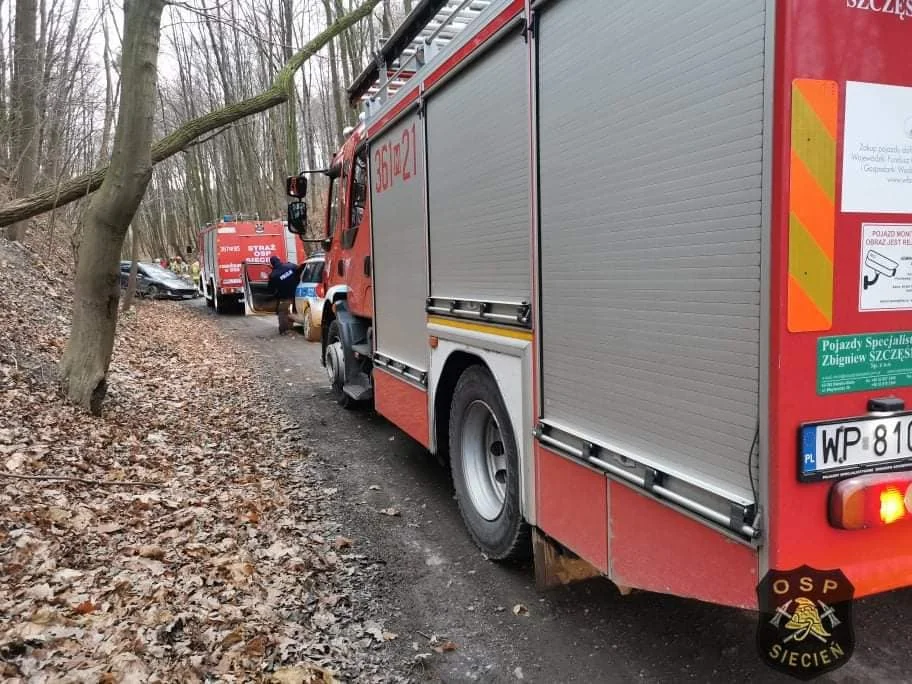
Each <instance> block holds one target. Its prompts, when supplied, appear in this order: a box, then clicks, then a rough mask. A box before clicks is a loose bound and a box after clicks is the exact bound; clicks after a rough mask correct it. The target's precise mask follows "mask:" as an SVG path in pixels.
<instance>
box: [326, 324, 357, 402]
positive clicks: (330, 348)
mask: <svg viewBox="0 0 912 684" xmlns="http://www.w3.org/2000/svg"><path fill="white" fill-rule="evenodd" d="M323 360H324V361H325V362H326V375H327V376H328V378H329V384H330V386H331V387H332V393H333V398H334V399H335V400H336V403H337V404H338V405H339V406H341V407H342V408H351V407H352V406H354V403H355V402H354V400H353V399H352V398H351V397H350V396H348V395H347V394H346V393H345V392H343V391H342V387H343V386H344V385H345V352H343V350H342V336H341V335H340V334H339V322H338V321H333V322H332V323H330V324H329V329H328V330H327V331H326V355H325V356H324V359H323Z"/></svg>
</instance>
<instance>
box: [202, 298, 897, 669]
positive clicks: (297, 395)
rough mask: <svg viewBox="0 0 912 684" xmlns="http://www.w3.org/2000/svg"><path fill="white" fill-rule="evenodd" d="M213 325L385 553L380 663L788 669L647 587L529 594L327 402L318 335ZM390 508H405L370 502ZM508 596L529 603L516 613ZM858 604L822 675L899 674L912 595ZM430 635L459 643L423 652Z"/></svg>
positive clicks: (432, 468)
mask: <svg viewBox="0 0 912 684" xmlns="http://www.w3.org/2000/svg"><path fill="white" fill-rule="evenodd" d="M192 306H199V307H200V315H213V314H211V313H210V312H208V311H207V310H206V309H205V307H203V306H202V304H201V303H195V304H193V305H192ZM221 324H222V325H223V326H224V328H225V329H227V330H230V331H232V332H233V334H234V335H235V336H236V338H237V339H238V340H239V341H243V343H244V344H245V345H247V346H248V347H249V349H250V351H251V354H252V355H254V356H255V358H257V359H258V363H259V366H260V367H261V368H262V372H263V373H264V375H267V376H271V377H272V378H273V379H274V381H275V383H276V388H277V394H278V396H279V397H280V401H282V402H284V404H285V410H286V411H287V412H288V415H289V416H290V417H291V418H292V419H293V420H294V421H295V422H296V423H297V424H298V425H300V426H301V428H302V431H303V434H304V442H305V443H306V444H307V445H308V446H309V447H310V448H312V449H313V450H314V451H315V452H316V455H315V456H313V457H312V458H311V459H309V460H308V461H307V462H304V463H302V465H301V467H302V468H303V469H308V472H309V473H310V475H311V476H314V475H315V476H316V477H319V478H320V479H321V480H322V481H323V482H324V485H325V486H324V491H325V492H328V494H327V496H330V497H332V498H333V499H334V501H335V504H334V508H335V509H336V511H335V516H336V518H337V519H339V520H341V521H343V525H344V529H342V530H341V533H342V534H345V535H346V536H348V537H351V538H353V539H354V540H355V544H356V547H355V548H357V549H358V550H359V551H360V552H361V553H364V554H367V555H368V556H370V557H371V558H373V559H377V560H378V561H380V562H382V563H384V564H385V571H384V572H382V573H381V577H382V579H381V580H380V582H379V583H378V584H377V585H376V586H374V587H371V588H366V589H368V591H366V592H365V595H366V596H370V597H371V599H370V605H366V606H365V608H366V609H367V610H369V611H375V612H376V613H377V614H378V615H381V616H383V617H384V618H385V624H386V626H387V628H388V629H391V630H392V631H394V632H396V633H398V635H399V636H398V638H396V639H394V640H393V641H390V642H389V645H388V648H389V649H390V653H389V656H390V660H391V666H392V667H395V668H401V669H402V671H403V672H406V671H409V672H410V673H411V674H412V676H414V678H415V679H416V680H418V681H423V680H428V681H443V682H469V681H479V682H516V681H520V680H522V681H529V682H548V683H552V682H630V681H637V680H639V681H649V682H681V681H699V682H709V681H718V682H734V681H764V682H765V681H771V682H775V681H792V680H786V679H785V678H782V677H779V676H778V675H776V674H774V673H773V672H772V671H771V670H769V669H768V668H767V667H766V666H765V665H763V664H762V663H761V662H760V661H759V660H758V657H757V654H756V651H755V647H754V629H755V618H754V616H753V614H751V613H749V612H745V611H739V610H733V609H728V608H721V607H717V606H712V605H707V604H703V603H699V602H696V601H689V600H683V599H678V598H674V597H669V596H662V595H657V594H649V593H640V594H637V593H634V594H632V595H630V596H627V597H621V596H619V595H618V594H617V592H616V591H615V590H614V588H613V586H612V585H611V584H610V583H609V582H608V581H605V580H594V581H589V582H586V583H582V584H578V585H575V586H571V587H565V588H561V589H558V590H555V591H553V592H548V593H545V594H541V593H538V592H536V590H535V588H534V582H533V577H532V571H531V567H521V568H515V567H514V568H510V567H503V566H498V565H495V564H493V563H490V562H487V561H485V560H484V559H483V558H482V557H481V555H480V553H479V552H478V550H477V549H476V548H475V546H473V544H472V543H471V542H470V540H469V538H468V535H467V534H466V533H465V532H464V530H463V527H462V522H461V520H460V517H459V513H458V511H457V509H456V505H455V502H454V501H453V492H452V488H451V484H450V479H449V473H448V471H447V470H446V469H445V468H443V467H442V466H440V465H439V464H438V463H437V462H436V460H435V459H434V458H432V457H430V456H429V455H428V454H427V453H426V452H425V451H424V450H423V449H422V448H421V447H420V446H419V445H417V444H416V443H415V442H413V441H411V440H410V439H409V438H408V437H406V436H405V435H404V434H403V433H401V432H400V431H399V430H397V429H396V428H395V427H393V426H392V425H390V424H389V423H387V422H386V421H385V420H383V419H382V418H381V417H379V416H377V415H376V414H374V413H373V412H371V411H366V410H362V411H355V412H348V411H345V410H343V409H341V408H339V407H338V406H337V405H336V404H335V403H334V402H333V401H332V400H331V399H330V397H329V392H328V388H327V384H326V382H325V377H324V375H323V369H322V368H321V366H320V363H319V345H317V344H308V343H307V342H305V341H304V339H303V337H301V336H289V337H284V338H280V337H278V336H277V335H276V332H275V330H276V324H275V320H274V319H273V318H240V317H228V318H223V319H222V321H221ZM334 490H335V491H334ZM389 508H395V509H397V510H398V511H399V512H400V513H401V514H400V515H394V516H390V515H386V514H383V513H381V512H380V511H381V510H383V509H389ZM520 604H521V605H523V606H525V607H526V608H527V609H528V614H527V615H515V614H514V612H513V608H514V606H517V605H520ZM855 613H856V620H855V632H856V639H857V646H856V650H855V655H854V658H853V660H852V661H851V662H850V663H849V664H848V665H846V666H845V667H843V668H842V669H841V670H839V671H837V672H835V673H832V675H831V676H830V677H828V678H826V679H823V680H820V681H834V682H848V681H879V682H886V681H909V678H910V677H912V643H910V642H912V639H910V636H909V629H908V625H909V621H910V618H912V591H904V592H896V593H893V594H890V595H885V596H880V597H877V598H874V599H868V600H863V601H860V602H858V603H857V604H856V606H855ZM434 635H438V636H439V637H440V638H441V639H448V640H451V641H452V642H454V643H455V644H456V645H457V648H456V649H455V650H453V651H449V652H444V653H437V652H434V651H433V650H432V647H431V646H429V643H428V638H429V637H433V636H434ZM420 654H429V655H428V656H425V657H423V656H421V655H420ZM416 656H418V657H417V658H416Z"/></svg>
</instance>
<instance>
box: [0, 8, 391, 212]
mask: <svg viewBox="0 0 912 684" xmlns="http://www.w3.org/2000/svg"><path fill="white" fill-rule="evenodd" d="M379 2H380V0H366V1H365V2H364V4H362V5H361V6H360V7H358V9H356V10H354V11H353V12H351V13H349V14H348V15H346V16H345V17H342V18H341V19H339V20H338V21H337V22H335V23H334V24H333V25H332V26H331V27H329V28H327V29H326V30H324V31H323V32H322V33H320V34H319V35H318V36H316V37H315V38H314V39H313V40H311V41H310V42H309V43H307V45H305V46H304V47H303V48H301V49H300V50H299V51H298V52H296V53H295V55H294V57H293V58H292V59H291V60H289V61H288V62H287V63H286V64H285V66H283V67H282V69H281V71H279V73H278V74H276V76H275V79H273V82H272V85H271V86H270V87H269V88H267V89H266V90H264V91H263V92H261V93H258V94H257V95H254V96H253V97H250V98H247V99H246V100H242V101H241V102H236V103H233V104H230V105H227V106H225V107H222V108H221V109H217V110H215V111H213V112H209V113H208V114H204V115H202V116H199V117H197V118H195V119H192V120H190V121H188V122H186V123H185V124H184V125H182V126H181V127H180V128H178V129H177V130H175V131H174V132H172V133H171V134H170V135H168V136H166V137H164V138H162V139H161V140H159V141H157V142H156V143H155V144H154V145H153V146H152V163H153V164H157V163H158V162H160V161H162V160H164V159H168V158H169V157H171V156H173V155H175V154H177V153H178V152H180V151H182V150H184V149H186V148H187V146H188V145H189V144H190V143H192V142H193V141H194V140H196V139H197V138H199V137H201V136H203V135H205V134H206V133H210V132H212V131H215V130H218V129H220V128H222V127H224V126H227V125H228V124H230V123H233V122H235V121H238V120H239V119H243V118H244V117H247V116H250V115H252V114H258V113H260V112H264V111H266V110H267V109H271V108H272V107H275V106H276V105H279V104H282V103H283V102H286V101H287V100H288V94H289V92H290V90H291V86H290V83H291V80H292V78H293V77H294V74H295V72H297V71H298V69H300V68H301V66H302V65H303V64H304V63H305V62H306V61H307V60H308V59H310V58H311V57H312V56H313V55H314V54H316V53H317V52H318V51H319V50H320V48H322V47H323V46H324V45H326V43H327V42H328V41H330V40H332V39H333V38H334V37H335V36H336V35H338V34H339V33H340V32H342V31H344V30H345V29H347V28H348V27H349V26H352V25H353V24H356V23H357V22H359V21H361V20H362V19H363V18H364V17H366V16H368V15H369V14H370V13H371V11H372V10H373V9H374V7H376V5H377V4H378V3H379ZM122 80H123V82H124V87H123V88H122V89H121V102H123V101H124V93H125V89H126V79H125V78H124V79H122ZM119 125H120V122H118V126H119ZM112 167H113V162H112V166H110V167H103V168H99V169H96V170H95V171H92V172H90V173H87V174H84V175H82V176H78V177H77V178H72V179H70V180H68V181H67V182H65V183H63V184H61V186H60V188H59V194H58V190H57V189H56V188H48V189H46V190H42V191H41V192H38V193H35V194H33V195H30V196H28V197H23V198H20V199H16V200H13V201H12V202H7V203H6V204H3V205H0V227H2V226H8V225H10V224H11V223H15V222H16V221H21V220H23V219H27V218H31V217H32V216H37V215H38V214H43V213H44V212H46V211H50V210H51V209H53V208H54V207H55V206H63V205H65V204H69V203H70V202H73V201H75V200H78V199H80V198H82V197H85V196H87V195H90V194H92V193H93V192H95V191H96V190H98V189H99V188H100V187H101V185H102V182H103V181H104V180H105V175H106V174H107V173H108V171H109V169H111V168H112Z"/></svg>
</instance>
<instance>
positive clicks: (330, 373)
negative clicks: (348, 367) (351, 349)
mask: <svg viewBox="0 0 912 684" xmlns="http://www.w3.org/2000/svg"><path fill="white" fill-rule="evenodd" d="M325 361H326V375H327V377H328V378H329V384H330V385H332V387H333V389H336V388H338V387H341V386H342V385H343V384H344V375H343V373H344V370H345V361H344V360H343V352H342V342H341V341H340V340H339V338H338V337H337V336H335V335H333V336H332V337H331V338H330V339H329V344H327V345H326V357H325Z"/></svg>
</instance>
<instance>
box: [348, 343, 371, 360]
mask: <svg viewBox="0 0 912 684" xmlns="http://www.w3.org/2000/svg"><path fill="white" fill-rule="evenodd" d="M352 351H353V352H355V354H360V355H361V356H366V357H367V358H371V356H373V353H372V351H371V346H370V344H368V343H367V342H365V343H363V344H353V345H352Z"/></svg>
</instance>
